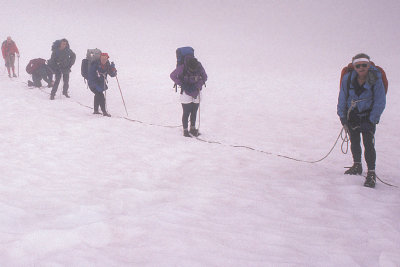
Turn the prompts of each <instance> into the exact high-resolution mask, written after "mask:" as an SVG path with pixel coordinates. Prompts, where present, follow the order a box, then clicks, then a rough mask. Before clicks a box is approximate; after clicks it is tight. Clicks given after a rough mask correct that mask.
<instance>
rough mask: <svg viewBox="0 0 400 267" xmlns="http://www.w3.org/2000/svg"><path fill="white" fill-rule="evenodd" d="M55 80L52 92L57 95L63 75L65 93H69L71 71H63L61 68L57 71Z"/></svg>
mask: <svg viewBox="0 0 400 267" xmlns="http://www.w3.org/2000/svg"><path fill="white" fill-rule="evenodd" d="M55 75H56V78H55V81H54V85H53V89H52V90H51V94H52V95H55V94H56V92H57V89H58V85H59V84H60V81H61V76H62V78H63V83H64V85H63V94H65V93H68V87H69V71H65V72H61V71H60V70H57V71H55Z"/></svg>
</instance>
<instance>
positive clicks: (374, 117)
mask: <svg viewBox="0 0 400 267" xmlns="http://www.w3.org/2000/svg"><path fill="white" fill-rule="evenodd" d="M373 101H374V102H373V104H372V110H371V113H370V115H369V120H370V121H371V122H372V123H374V124H377V123H378V122H379V119H380V117H381V115H382V112H383V110H384V109H385V106H386V93H385V87H384V85H383V82H382V79H379V80H378V81H377V82H376V83H375V86H374V99H373Z"/></svg>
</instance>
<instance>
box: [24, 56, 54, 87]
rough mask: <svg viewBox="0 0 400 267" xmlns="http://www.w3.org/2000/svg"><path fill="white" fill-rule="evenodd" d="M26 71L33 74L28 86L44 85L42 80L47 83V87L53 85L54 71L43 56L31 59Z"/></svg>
mask: <svg viewBox="0 0 400 267" xmlns="http://www.w3.org/2000/svg"><path fill="white" fill-rule="evenodd" d="M26 72H27V73H29V74H31V75H32V81H28V86H29V87H31V86H34V87H39V88H40V87H42V80H44V81H45V82H46V83H47V87H49V88H51V87H53V84H54V82H53V71H52V69H51V68H50V67H49V66H48V65H47V62H46V60H45V59H43V58H35V59H32V60H31V61H29V63H28V65H27V66H26Z"/></svg>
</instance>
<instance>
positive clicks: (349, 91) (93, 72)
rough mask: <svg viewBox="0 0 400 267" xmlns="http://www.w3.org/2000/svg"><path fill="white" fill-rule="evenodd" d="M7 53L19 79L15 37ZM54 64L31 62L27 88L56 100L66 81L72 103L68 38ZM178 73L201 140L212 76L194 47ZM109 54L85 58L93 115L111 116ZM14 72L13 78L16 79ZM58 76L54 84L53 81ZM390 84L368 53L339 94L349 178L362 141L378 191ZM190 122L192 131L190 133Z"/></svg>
mask: <svg viewBox="0 0 400 267" xmlns="http://www.w3.org/2000/svg"><path fill="white" fill-rule="evenodd" d="M1 50H2V54H3V58H4V61H5V66H6V67H7V71H8V76H9V77H10V78H11V77H17V75H16V74H15V56H16V55H17V57H18V58H19V56H20V55H19V51H18V48H17V46H16V44H15V42H14V41H13V40H12V39H11V37H7V40H6V41H4V42H3V44H2V47H1ZM51 50H52V53H51V57H50V59H49V60H47V61H46V60H45V59H41V58H36V59H32V60H31V61H30V62H29V63H28V65H27V66H26V71H27V73H29V74H31V75H32V81H28V86H35V87H41V86H42V84H41V80H44V81H45V82H46V83H47V86H48V87H49V88H52V90H51V93H50V99H51V100H54V96H55V94H56V92H57V89H58V86H59V84H60V81H61V78H62V79H63V91H62V94H63V95H64V96H65V97H67V98H69V97H70V96H69V92H68V88H69V74H70V72H71V67H72V66H73V65H74V64H75V60H76V55H75V53H74V52H73V51H72V50H71V48H70V45H69V43H68V40H67V39H61V40H56V41H55V42H54V43H53V45H52V47H51ZM176 58H177V64H176V69H175V70H174V71H173V72H172V73H171V75H170V78H171V79H172V80H173V81H174V83H175V88H176V89H177V87H178V86H179V87H180V89H181V90H180V102H181V104H182V111H183V112H182V125H183V135H184V136H185V137H192V136H194V137H197V136H199V134H200V133H199V132H198V129H196V117H197V111H198V109H199V105H200V101H201V91H202V88H203V86H205V82H206V81H207V74H206V72H205V70H204V68H203V66H202V64H201V63H200V62H199V61H198V60H197V59H196V58H195V56H194V49H193V48H192V47H181V48H178V49H177V50H176ZM108 59H109V55H108V53H102V52H101V51H100V50H99V49H97V48H96V49H88V50H87V54H86V58H85V59H83V60H82V64H81V75H82V76H83V77H84V78H85V81H87V84H88V87H89V89H90V90H91V91H92V92H93V94H94V103H93V109H94V112H93V114H101V113H100V112H99V108H100V109H101V111H102V114H103V116H107V117H110V116H111V115H110V114H109V113H108V112H107V110H106V99H105V97H104V92H105V90H107V89H108V86H107V76H108V75H109V76H110V77H116V76H117V69H116V68H115V64H114V62H111V63H110V62H109V60H108ZM11 71H12V74H11ZM53 74H54V75H55V80H54V81H53ZM387 89H388V80H387V78H386V74H385V72H384V70H383V69H382V68H381V67H379V66H376V65H375V64H374V63H373V62H372V61H370V57H369V56H368V55H367V54H364V53H361V54H357V55H355V56H354V57H353V58H352V62H351V63H349V64H348V66H347V67H345V68H343V70H342V73H341V77H340V91H339V97H338V104H337V114H338V116H339V118H340V122H341V123H342V125H343V128H344V129H345V131H346V133H348V134H349V137H350V142H351V152H352V155H353V166H351V167H349V169H348V170H347V171H345V174H349V175H361V174H362V164H361V154H362V149H361V137H362V140H363V144H364V157H365V161H366V163H367V168H368V171H367V176H366V179H365V182H364V186H366V187H371V188H373V187H375V184H376V177H377V176H376V173H375V162H376V151H375V131H376V125H377V124H378V123H379V120H380V117H381V115H382V112H383V110H384V109H385V105H386V93H387ZM189 121H190V128H189Z"/></svg>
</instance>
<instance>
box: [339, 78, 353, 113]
mask: <svg viewBox="0 0 400 267" xmlns="http://www.w3.org/2000/svg"><path fill="white" fill-rule="evenodd" d="M349 75H350V73H348V74H346V75H344V76H343V79H342V83H341V86H340V91H339V98H338V104H337V114H338V116H339V118H341V119H347V98H348V95H347V88H346V87H347V78H348V77H349Z"/></svg>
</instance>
